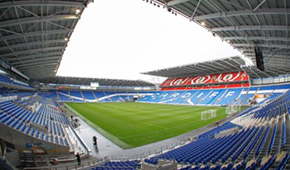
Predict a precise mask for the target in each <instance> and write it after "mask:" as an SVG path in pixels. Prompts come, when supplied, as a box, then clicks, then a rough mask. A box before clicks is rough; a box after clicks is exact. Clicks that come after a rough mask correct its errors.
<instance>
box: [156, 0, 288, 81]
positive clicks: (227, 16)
mask: <svg viewBox="0 0 290 170" xmlns="http://www.w3.org/2000/svg"><path fill="white" fill-rule="evenodd" d="M155 2H157V3H160V4H161V5H164V6H165V7H167V8H168V11H172V12H176V13H179V14H181V15H183V16H185V17H187V18H188V19H189V20H191V21H194V22H195V23H197V24H199V25H201V26H202V27H204V28H206V29H207V30H209V31H210V32H211V33H212V34H213V36H218V37H220V38H221V39H223V40H224V41H227V42H228V43H229V44H231V45H232V46H233V47H234V48H236V49H237V50H239V51H240V52H242V53H243V54H244V55H245V56H247V57H250V58H251V59H252V60H253V62H254V63H255V53H254V48H255V47H259V48H260V50H261V51H262V53H263V56H264V63H265V73H264V74H261V75H259V76H262V75H265V74H266V75H271V76H275V75H280V74H289V72H290V67H289V65H288V63H289V62H290V57H289V52H290V51H289V24H290V17H289V14H290V9H289V7H290V2H289V1H287V0H275V1H266V0H230V1H229V0H219V1H212V0H156V1H155ZM258 72H259V71H258Z"/></svg>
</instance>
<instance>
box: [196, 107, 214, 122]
mask: <svg viewBox="0 0 290 170" xmlns="http://www.w3.org/2000/svg"><path fill="white" fill-rule="evenodd" d="M200 115H201V120H208V119H212V118H215V117H216V110H213V109H210V110H205V111H202V112H201V114H200Z"/></svg>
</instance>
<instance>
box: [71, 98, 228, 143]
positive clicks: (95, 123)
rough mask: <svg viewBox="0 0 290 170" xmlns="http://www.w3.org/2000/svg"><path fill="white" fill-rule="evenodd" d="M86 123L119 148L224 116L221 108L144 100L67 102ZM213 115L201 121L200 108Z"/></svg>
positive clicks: (223, 110)
mask: <svg viewBox="0 0 290 170" xmlns="http://www.w3.org/2000/svg"><path fill="white" fill-rule="evenodd" d="M67 105H68V106H69V107H70V108H72V109H73V110H74V111H76V112H77V114H79V115H80V116H81V117H82V118H83V119H84V120H85V121H86V122H87V123H89V124H90V125H91V126H92V127H93V128H95V129H96V130H97V131H99V132H100V133H101V134H102V135H104V136H105V137H107V138H108V139H110V140H111V141H112V142H114V143H115V144H117V145H119V146H120V147H122V148H132V147H137V146H142V145H145V144H149V143H153V142H157V141H160V140H164V139H168V138H171V137H174V136H177V135H180V134H183V133H186V132H189V131H192V130H195V129H198V128H200V127H203V126H206V125H209V124H212V123H214V122H216V121H218V120H221V119H223V118H225V117H226V114H225V108H224V107H202V106H182V105H163V104H145V103H67ZM209 109H215V110H217V117H216V118H213V119H210V120H201V114H200V113H201V112H202V111H204V110H209Z"/></svg>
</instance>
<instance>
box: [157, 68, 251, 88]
mask: <svg viewBox="0 0 290 170" xmlns="http://www.w3.org/2000/svg"><path fill="white" fill-rule="evenodd" d="M248 80H249V76H248V75H247V74H246V73H245V72H244V71H240V72H232V73H221V74H211V75H203V76H193V77H182V78H173V79H167V80H166V81H164V82H163V83H162V84H161V87H168V86H186V85H197V84H213V83H226V82H240V81H248Z"/></svg>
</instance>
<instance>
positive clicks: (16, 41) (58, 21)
mask: <svg viewBox="0 0 290 170" xmlns="http://www.w3.org/2000/svg"><path fill="white" fill-rule="evenodd" d="M90 1H91V0H66V1H60V0H56V1H43V0H34V1H30V0H21V1H19V0H13V1H4V0H0V56H1V58H2V59H4V60H5V61H6V62H8V64H10V65H11V66H13V67H14V68H16V69H17V70H19V71H21V72H22V73H24V74H25V75H26V76H28V77H29V78H31V79H39V78H44V77H49V76H55V74H56V72H57V69H58V67H59V65H60V62H61V60H62V56H63V53H64V50H65V48H66V46H67V43H68V41H69V38H70V36H71V34H72V32H73V30H74V28H75V26H76V24H77V22H78V20H79V19H80V16H81V14H82V12H83V10H84V8H85V7H86V6H87V5H88V3H90Z"/></svg>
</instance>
